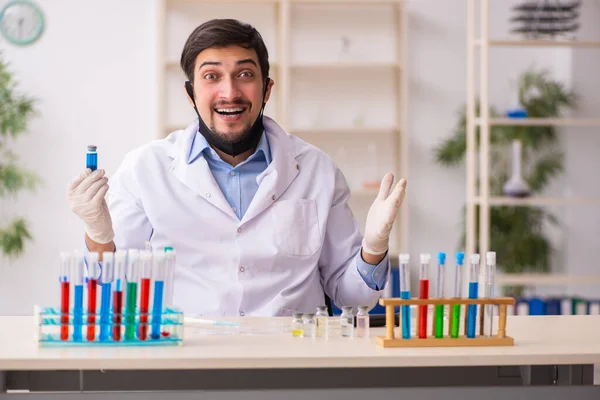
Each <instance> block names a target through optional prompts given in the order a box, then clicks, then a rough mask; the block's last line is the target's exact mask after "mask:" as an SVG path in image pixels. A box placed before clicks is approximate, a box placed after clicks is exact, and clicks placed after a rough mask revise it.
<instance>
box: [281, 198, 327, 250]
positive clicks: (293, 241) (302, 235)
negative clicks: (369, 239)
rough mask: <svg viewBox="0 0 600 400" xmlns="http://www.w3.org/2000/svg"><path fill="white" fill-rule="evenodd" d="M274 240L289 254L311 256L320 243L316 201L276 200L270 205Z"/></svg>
mask: <svg viewBox="0 0 600 400" xmlns="http://www.w3.org/2000/svg"><path fill="white" fill-rule="evenodd" d="M271 215H272V217H273V224H274V226H275V241H276V243H277V246H278V247H279V249H281V250H282V251H283V252H285V253H286V254H287V255H290V256H301V257H302V256H303V257H306V256H312V255H313V254H315V253H316V252H317V250H318V249H319V247H320V245H321V232H320V231H319V215H318V212H317V203H316V202H315V201H314V200H310V199H299V200H283V201H278V202H276V203H275V204H273V206H272V207H271Z"/></svg>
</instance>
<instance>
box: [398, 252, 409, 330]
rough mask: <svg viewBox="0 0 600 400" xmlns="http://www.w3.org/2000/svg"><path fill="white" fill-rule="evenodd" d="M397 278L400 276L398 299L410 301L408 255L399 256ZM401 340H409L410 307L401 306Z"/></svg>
mask: <svg viewBox="0 0 600 400" xmlns="http://www.w3.org/2000/svg"><path fill="white" fill-rule="evenodd" d="M398 259H399V263H398V264H399V266H400V268H399V276H400V298H401V299H403V300H410V267H409V266H408V262H409V260H410V255H409V254H400V255H399V257H398ZM401 314H402V338H403V339H410V334H411V333H410V306H409V305H403V306H402V310H401Z"/></svg>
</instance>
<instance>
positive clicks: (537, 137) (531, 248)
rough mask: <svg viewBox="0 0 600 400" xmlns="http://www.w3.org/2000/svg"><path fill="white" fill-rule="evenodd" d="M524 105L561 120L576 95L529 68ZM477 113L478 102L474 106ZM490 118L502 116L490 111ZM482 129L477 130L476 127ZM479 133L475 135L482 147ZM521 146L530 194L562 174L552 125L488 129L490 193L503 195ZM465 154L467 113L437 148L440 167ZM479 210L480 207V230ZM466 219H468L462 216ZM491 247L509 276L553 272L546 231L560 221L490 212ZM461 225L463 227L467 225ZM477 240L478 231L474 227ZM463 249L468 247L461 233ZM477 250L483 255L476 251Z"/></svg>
mask: <svg viewBox="0 0 600 400" xmlns="http://www.w3.org/2000/svg"><path fill="white" fill-rule="evenodd" d="M518 98H519V103H520V105H521V106H522V107H523V108H524V109H525V111H526V114H527V116H528V117H530V118H560V116H561V114H562V111H563V110H564V109H566V108H573V107H574V106H575V95H574V93H572V92H571V91H569V90H567V89H566V88H565V87H564V85H563V84H561V83H560V82H557V81H555V80H553V79H551V77H550V76H549V72H548V71H545V70H542V71H533V70H528V71H526V72H524V73H523V74H521V75H520V77H519V81H518ZM476 114H477V115H479V102H477V103H476ZM490 116H492V117H494V116H499V113H498V112H497V111H496V110H495V109H494V108H493V107H491V108H490ZM477 129H479V128H477ZM478 139H479V134H478V132H476V143H477V145H478ZM515 140H518V141H519V142H520V147H521V150H520V151H521V157H522V162H523V168H522V171H521V172H522V173H523V179H524V180H525V182H526V183H527V184H528V186H529V191H530V193H531V194H536V193H537V194H539V193H542V192H543V190H544V189H545V188H546V187H547V186H548V184H549V183H550V182H551V181H552V180H553V179H554V178H556V177H558V176H559V175H560V174H561V173H562V172H563V154H562V152H561V150H560V147H559V140H558V135H557V132H556V128H555V127H553V126H492V127H491V128H490V195H491V196H503V195H504V194H505V193H504V190H503V188H504V187H505V183H506V182H507V181H508V180H509V177H510V173H511V168H510V165H511V154H513V152H512V151H511V148H512V146H513V145H514V141H515ZM465 151H466V113H465V110H464V109H463V110H462V111H461V113H460V118H459V120H458V123H457V125H456V127H455V129H454V133H453V135H452V136H451V137H449V138H447V139H445V140H444V141H443V142H442V143H440V144H439V145H438V146H436V147H435V149H434V154H435V160H436V162H437V163H439V164H441V165H443V166H447V167H454V166H457V165H459V164H460V163H461V162H462V161H463V158H464V156H465ZM478 215H479V210H478V207H477V208H476V226H478V225H479V221H478ZM463 220H464V217H463ZM490 220H491V221H490V246H491V249H493V250H494V251H496V252H497V253H498V254H501V255H502V262H501V263H499V265H498V267H499V268H502V270H503V271H504V272H505V273H521V272H549V271H550V268H551V263H550V261H551V258H552V252H553V248H552V244H551V242H550V240H549V238H548V237H547V235H546V233H545V232H544V225H545V224H546V223H548V222H549V223H552V224H557V223H558V220H557V218H556V217H555V216H554V215H553V214H551V213H550V212H548V211H547V210H545V209H544V208H542V207H538V206H493V207H491V210H490ZM463 226H465V225H464V224H463ZM475 232H476V238H477V239H478V234H479V229H475ZM459 246H460V248H464V246H465V232H464V231H463V234H462V237H461V240H460V243H459ZM476 251H479V250H478V249H476ZM506 289H507V294H510V295H520V294H521V292H522V289H523V288H522V287H516V288H506Z"/></svg>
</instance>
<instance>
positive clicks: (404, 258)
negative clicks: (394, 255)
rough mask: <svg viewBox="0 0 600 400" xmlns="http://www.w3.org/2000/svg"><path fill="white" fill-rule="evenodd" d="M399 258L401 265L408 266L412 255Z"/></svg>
mask: <svg viewBox="0 0 600 400" xmlns="http://www.w3.org/2000/svg"><path fill="white" fill-rule="evenodd" d="M398 258H399V259H400V264H408V260H410V254H400V255H399V256H398Z"/></svg>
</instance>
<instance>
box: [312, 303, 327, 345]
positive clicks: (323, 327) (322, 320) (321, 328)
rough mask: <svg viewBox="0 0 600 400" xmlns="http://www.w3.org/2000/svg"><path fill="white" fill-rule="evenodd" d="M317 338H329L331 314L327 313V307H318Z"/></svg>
mask: <svg viewBox="0 0 600 400" xmlns="http://www.w3.org/2000/svg"><path fill="white" fill-rule="evenodd" d="M315 316H316V318H317V337H324V338H326V337H327V334H328V331H329V314H328V313H327V306H319V307H317V313H316V314H315Z"/></svg>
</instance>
